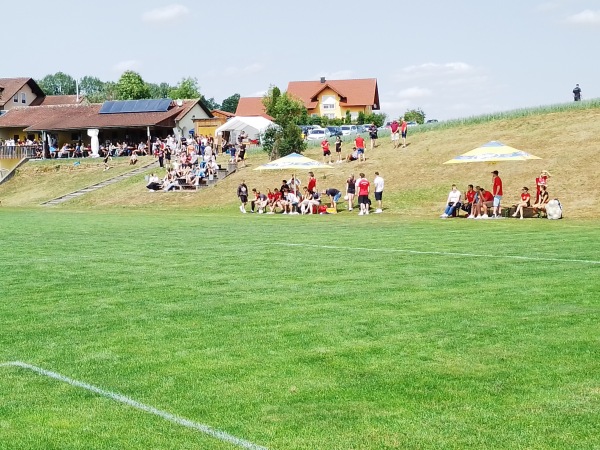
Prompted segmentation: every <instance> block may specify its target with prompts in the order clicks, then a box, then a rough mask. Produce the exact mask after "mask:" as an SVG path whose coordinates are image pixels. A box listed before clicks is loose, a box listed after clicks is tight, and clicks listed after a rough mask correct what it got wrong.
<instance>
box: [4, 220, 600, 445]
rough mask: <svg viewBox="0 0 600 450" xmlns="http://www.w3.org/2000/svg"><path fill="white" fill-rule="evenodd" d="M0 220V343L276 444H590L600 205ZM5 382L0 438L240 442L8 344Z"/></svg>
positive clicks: (599, 328) (596, 366)
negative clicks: (596, 209) (515, 215)
mask: <svg viewBox="0 0 600 450" xmlns="http://www.w3.org/2000/svg"><path fill="white" fill-rule="evenodd" d="M361 219H362V220H361ZM0 223H1V227H0V246H1V248H2V251H3V256H2V259H1V263H0V289H1V291H0V292H1V297H2V301H1V302H0V318H1V319H0V364H3V363H7V362H11V361H22V362H25V363H28V364H31V365H34V366H36V367H40V368H43V369H46V370H49V371H53V372H56V373H58V374H61V375H63V376H64V377H68V378H70V379H73V380H78V381H81V382H84V383H89V384H91V385H93V386H97V387H98V388H101V389H104V390H106V391H110V392H112V393H116V394H121V395H124V396H127V397H128V398H130V399H133V400H135V401H138V402H141V403H143V404H145V405H149V406H151V407H154V408H157V409H159V410H161V411H166V412H168V413H171V414H174V415H177V416H178V417H181V418H185V419H188V420H190V421H193V422H196V423H200V424H206V425H208V426H211V427H214V428H215V429H217V430H221V431H223V432H226V433H229V434H230V435H232V436H235V437H237V438H240V439H244V440H247V441H249V442H251V443H254V444H256V446H264V447H267V448H269V449H398V448H399V449H465V448H469V449H491V448H494V449H595V448H596V449H597V448H600V444H599V443H598V442H599V441H598V435H599V434H600V375H599V374H600V345H599V344H600V342H599V341H600V339H599V336H600V300H599V298H598V297H599V293H600V277H599V276H598V275H599V272H600V231H599V229H598V227H597V222H596V221H591V220H590V221H586V220H578V221H573V220H570V221H569V220H567V219H565V220H562V221H549V220H525V221H512V220H497V221H491V220H490V221H467V220H446V221H442V220H414V219H413V220H411V219H407V218H401V217H400V216H398V215H394V214H387V215H386V214H383V215H379V216H375V215H371V216H366V217H357V216H355V215H354V216H350V215H349V214H348V213H342V214H339V215H337V216H312V217H301V216H292V217H290V216H279V215H278V216H254V215H250V214H248V215H245V216H242V215H241V214H237V215H233V214H226V213H223V214H220V215H219V214H212V215H208V214H203V213H197V212H194V211H193V210H188V211H136V212H124V211H116V210H108V211H93V210H81V211H78V210H68V209H53V210H49V209H9V208H2V209H1V210H0ZM0 400H1V401H0V449H61V450H62V449H82V448H85V449H115V448H123V449H228V448H235V446H234V445H232V444H231V443H228V442H226V441H223V440H219V439H218V438H215V437H212V436H209V435H206V434H205V433H202V432H200V431H197V430H193V429H190V428H189V427H186V426H182V425H181V424H177V423H172V422H169V421H167V420H164V419H162V418H160V417H157V416H155V415H152V414H149V413H147V412H143V411H139V410H136V409H134V408H132V407H130V406H127V405H124V404H121V403H118V402H115V401H114V400H112V399H110V398H106V397H103V396H101V395H97V394H95V393H92V392H89V391H86V390H84V389H81V388H79V387H77V386H74V385H72V384H69V383H66V382H61V381H59V380H56V379H52V378H49V377H47V376H43V375H40V374H39V373H35V372H33V371H31V370H26V369H23V368H20V367H16V366H12V365H3V366H0Z"/></svg>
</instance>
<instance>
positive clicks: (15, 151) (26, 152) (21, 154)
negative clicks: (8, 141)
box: [0, 145, 42, 159]
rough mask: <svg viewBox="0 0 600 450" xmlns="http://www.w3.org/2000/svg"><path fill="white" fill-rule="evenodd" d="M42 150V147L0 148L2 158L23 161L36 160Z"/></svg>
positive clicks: (12, 146) (3, 146)
mask: <svg viewBox="0 0 600 450" xmlns="http://www.w3.org/2000/svg"><path fill="white" fill-rule="evenodd" d="M41 150H42V147H41V146H40V145H10V146H9V145H2V146H0V158H2V159H7V158H8V159H23V158H35V157H36V155H39V154H40V152H41Z"/></svg>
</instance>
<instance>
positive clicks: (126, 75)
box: [116, 70, 150, 100]
mask: <svg viewBox="0 0 600 450" xmlns="http://www.w3.org/2000/svg"><path fill="white" fill-rule="evenodd" d="M116 87H117V89H116V90H117V99H119V100H140V99H144V98H149V97H150V90H149V89H148V86H147V85H146V83H144V80H143V79H142V77H141V75H140V74H139V73H137V72H134V71H133V70H127V71H125V72H123V75H121V78H119V81H118V83H117V86H116Z"/></svg>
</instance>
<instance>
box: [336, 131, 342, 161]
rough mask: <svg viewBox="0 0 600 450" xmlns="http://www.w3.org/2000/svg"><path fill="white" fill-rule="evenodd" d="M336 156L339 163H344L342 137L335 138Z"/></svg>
mask: <svg viewBox="0 0 600 450" xmlns="http://www.w3.org/2000/svg"><path fill="white" fill-rule="evenodd" d="M335 154H336V156H337V162H338V163H341V162H342V137H341V136H336V137H335Z"/></svg>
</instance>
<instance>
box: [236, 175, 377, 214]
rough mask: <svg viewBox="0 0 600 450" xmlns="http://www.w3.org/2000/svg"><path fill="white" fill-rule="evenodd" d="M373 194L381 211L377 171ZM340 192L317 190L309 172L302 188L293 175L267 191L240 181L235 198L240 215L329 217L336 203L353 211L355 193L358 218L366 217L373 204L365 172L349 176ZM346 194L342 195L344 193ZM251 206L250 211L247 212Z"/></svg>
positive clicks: (333, 188) (335, 209)
mask: <svg viewBox="0 0 600 450" xmlns="http://www.w3.org/2000/svg"><path fill="white" fill-rule="evenodd" d="M372 184H373V188H374V189H373V191H374V193H375V201H376V202H377V208H376V210H375V213H377V214H379V213H381V212H383V206H382V197H383V187H384V181H383V178H382V177H381V176H380V175H379V172H375V178H374V180H373V183H372ZM345 185H346V186H345V188H344V189H343V190H340V189H337V188H335V187H329V188H325V189H322V190H320V189H318V187H317V179H316V178H315V175H314V173H313V172H308V178H307V180H306V186H302V183H301V181H300V179H299V178H298V177H297V176H296V175H292V176H291V177H290V178H289V179H284V180H282V182H281V186H279V187H275V188H273V189H271V188H268V189H267V190H266V192H261V191H260V190H259V189H258V188H252V190H251V191H249V189H248V186H247V185H246V183H245V181H242V182H241V183H240V185H239V186H238V187H237V192H236V194H237V197H238V198H239V200H240V206H239V208H240V212H242V213H243V214H245V213H247V212H251V213H258V214H263V213H265V214H275V213H281V214H292V215H299V214H329V213H337V211H338V202H340V201H341V199H342V196H343V199H344V200H345V201H346V202H347V205H348V206H347V209H348V211H352V210H353V209H354V199H355V198H356V197H357V196H356V193H357V192H358V197H357V198H358V207H359V209H360V212H359V215H361V216H362V215H366V214H369V212H370V210H371V205H372V202H371V200H370V198H369V194H370V192H371V182H369V180H367V178H366V176H365V174H364V173H361V174H360V175H359V177H358V178H355V177H354V174H351V175H350V176H349V177H348V179H347V180H346V183H345ZM344 193H345V194H344ZM248 203H250V211H248V210H247V207H248Z"/></svg>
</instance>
